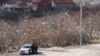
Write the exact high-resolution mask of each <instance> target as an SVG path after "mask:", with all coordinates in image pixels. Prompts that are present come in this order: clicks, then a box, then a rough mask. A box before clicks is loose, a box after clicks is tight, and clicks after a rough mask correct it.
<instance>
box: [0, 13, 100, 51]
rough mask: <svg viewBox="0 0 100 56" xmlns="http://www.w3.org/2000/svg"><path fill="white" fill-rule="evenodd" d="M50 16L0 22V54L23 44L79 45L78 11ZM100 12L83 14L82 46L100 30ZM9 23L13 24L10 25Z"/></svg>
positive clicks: (41, 45) (45, 45) (2, 20)
mask: <svg viewBox="0 0 100 56" xmlns="http://www.w3.org/2000/svg"><path fill="white" fill-rule="evenodd" d="M68 14H69V15H66V12H60V13H58V14H53V15H47V16H44V17H39V18H34V19H30V18H27V19H22V20H19V21H18V22H13V21H10V20H8V21H6V20H5V19H1V20H0V52H1V51H5V50H9V49H10V48H13V49H15V48H18V47H19V46H21V45H22V44H24V43H32V42H36V43H37V44H38V45H39V46H40V47H52V46H68V45H78V44H79V39H80V36H79V33H80V31H79V29H80V27H79V26H80V24H79V22H80V20H79V12H73V13H72V12H71V13H68ZM99 18H100V12H95V13H94V12H93V11H92V12H91V11H84V15H83V26H82V27H83V29H82V32H83V44H84V43H89V40H90V39H93V38H94V37H96V36H95V34H96V33H98V32H99V31H100V26H99V25H100V19H99ZM9 22H10V23H9Z"/></svg>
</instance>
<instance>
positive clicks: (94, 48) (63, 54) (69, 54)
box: [0, 44, 100, 56]
mask: <svg viewBox="0 0 100 56" xmlns="http://www.w3.org/2000/svg"><path fill="white" fill-rule="evenodd" d="M39 52H40V54H39V55H21V56H100V44H91V45H85V46H77V47H75V46H74V47H72V46H70V47H64V48H60V47H52V48H40V49H39ZM0 56H20V55H19V53H18V52H16V53H8V54H0Z"/></svg>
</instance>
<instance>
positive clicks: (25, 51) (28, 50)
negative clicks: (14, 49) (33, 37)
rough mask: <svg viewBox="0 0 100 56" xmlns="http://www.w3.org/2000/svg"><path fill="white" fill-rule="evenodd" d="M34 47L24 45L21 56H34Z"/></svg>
mask: <svg viewBox="0 0 100 56" xmlns="http://www.w3.org/2000/svg"><path fill="white" fill-rule="evenodd" d="M32 47H33V45H32V44H25V45H23V46H22V47H21V48H20V50H19V52H20V55H23V54H32V53H33V48H32Z"/></svg>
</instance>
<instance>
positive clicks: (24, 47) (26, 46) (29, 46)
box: [23, 46, 31, 48]
mask: <svg viewBox="0 0 100 56" xmlns="http://www.w3.org/2000/svg"><path fill="white" fill-rule="evenodd" d="M30 47H31V46H24V47H23V48H30Z"/></svg>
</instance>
